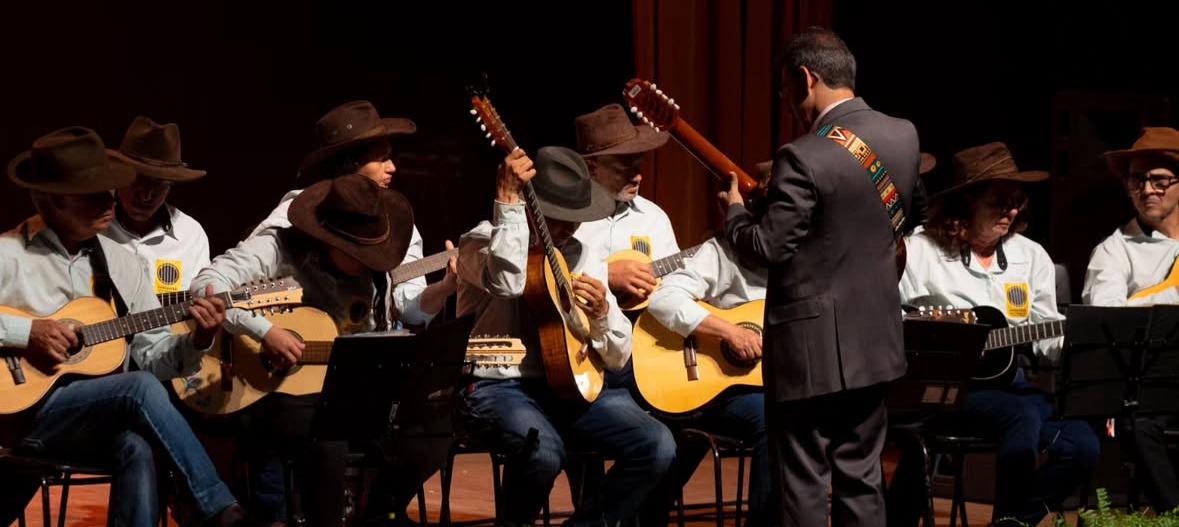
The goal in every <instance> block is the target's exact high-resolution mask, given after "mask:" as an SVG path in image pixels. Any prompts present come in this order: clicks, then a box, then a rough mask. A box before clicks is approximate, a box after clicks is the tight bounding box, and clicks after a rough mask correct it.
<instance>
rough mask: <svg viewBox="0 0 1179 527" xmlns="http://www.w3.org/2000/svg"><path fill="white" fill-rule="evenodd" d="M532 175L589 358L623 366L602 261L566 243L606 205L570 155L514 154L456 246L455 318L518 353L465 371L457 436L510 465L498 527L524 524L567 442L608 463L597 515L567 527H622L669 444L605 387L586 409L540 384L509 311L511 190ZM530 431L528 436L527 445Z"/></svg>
mask: <svg viewBox="0 0 1179 527" xmlns="http://www.w3.org/2000/svg"><path fill="white" fill-rule="evenodd" d="M533 175H535V179H533V180H532V181H533V185H534V187H535V190H536V194H537V196H538V198H539V200H540V209H541V211H543V213H544V215H545V218H546V223H547V224H548V225H549V229H550V232H551V234H552V237H553V243H554V244H555V246H556V247H557V248H558V249H560V250H561V251H562V252H563V253H564V255H565V257H566V259H567V261H568V263H569V266H570V270H571V271H572V273H573V274H574V276H575V278H574V279H573V280H572V288H573V292H574V294H575V295H576V297H577V298H578V301H577V302H575V304H576V305H577V307H578V308H579V309H581V310H582V311H583V312H584V313H585V314H586V317H587V318H588V319H589V320H590V324H589V325H590V328H589V329H590V337H591V338H590V340H591V343H592V350H593V351H592V352H593V353H596V354H597V355H598V358H599V359H601V361H602V362H603V363H604V364H605V366H606V367H607V368H608V369H611V370H617V369H619V368H621V367H622V366H623V365H625V364H626V363H627V360H628V359H629V357H630V343H631V328H630V322H629V321H628V320H627V319H626V317H625V316H623V315H622V312H621V311H619V309H618V307H617V304H616V303H615V301H614V298H613V295H612V294H610V292H609V291H608V290H607V289H606V288H605V286H604V285H603V284H602V282H601V280H602V279H604V278H605V275H606V269H605V264H604V263H603V259H602V258H601V257H600V256H599V255H597V254H594V253H593V252H592V250H591V248H589V247H583V246H581V244H580V243H578V242H577V241H576V240H575V239H573V237H572V235H573V232H574V231H575V230H576V229H577V226H578V224H579V223H581V222H586V221H593V220H597V219H601V218H604V217H606V216H607V215H609V214H610V213H611V211H613V210H614V200H613V199H612V197H611V196H610V194H609V193H608V192H607V191H606V190H604V189H603V188H602V187H600V186H599V185H598V184H597V183H594V182H592V181H591V180H590V178H589V174H588V170H587V168H586V165H585V162H584V161H583V160H582V159H581V157H580V156H578V155H577V153H576V152H573V151H572V150H568V149H564V148H558V147H546V148H542V149H541V150H540V153H539V155H538V158H537V168H536V170H535V171H534V170H533V169H532V161H531V160H530V159H529V158H528V157H527V156H525V155H524V154H523V153H522V152H520V151H516V152H515V153H513V154H512V155H511V156H509V158H508V160H507V162H506V163H505V165H504V167H502V168H501V170H500V175H499V178H498V182H497V187H496V203H495V208H494V211H493V215H492V220H491V221H490V222H486V221H485V222H483V223H480V224H479V225H478V226H476V227H475V228H474V229H473V230H471V231H470V232H468V233H467V234H465V235H463V238H462V240H461V241H460V242H459V275H460V283H459V293H458V315H459V316H464V315H466V314H472V313H473V314H475V315H476V317H477V319H476V323H475V328H474V331H473V332H474V333H475V334H506V335H513V336H519V337H521V338H523V339H524V340H525V344H526V345H527V346H528V353H527V355H526V356H525V358H524V361H523V363H522V364H521V365H520V366H519V367H505V368H482V369H479V370H477V371H476V376H477V381H476V382H475V383H474V384H473V385H472V387H471V389H469V390H468V393H467V394H466V397H465V405H464V407H465V411H466V413H467V417H468V419H467V421H468V426H469V427H470V432H471V433H472V434H474V435H476V436H477V437H480V438H483V439H485V440H486V441H488V442H489V443H490V444H491V445H492V446H493V448H495V449H496V450H497V451H499V452H502V453H505V454H508V455H509V456H510V459H509V461H508V462H507V465H506V466H505V468H504V479H503V491H502V496H501V500H502V501H501V506H500V507H499V508H498V512H499V518H498V520H497V524H500V525H531V524H532V521H533V520H534V519H535V518H536V516H537V514H538V513H539V512H540V508H541V505H542V504H543V503H544V502H545V500H546V499H547V496H548V495H549V491H550V490H551V489H552V486H553V481H554V480H555V479H556V477H557V475H558V474H559V473H560V472H561V469H562V468H564V467H565V462H566V444H568V443H569V442H571V441H572V442H574V444H575V445H577V446H579V447H588V448H593V449H595V450H596V451H598V452H601V453H603V454H605V455H607V456H609V457H610V458H611V459H614V460H615V463H614V466H613V468H612V469H611V470H610V472H609V473H608V474H607V476H606V481H605V482H604V483H603V484H602V485H601V486H600V489H601V495H600V496H599V497H598V499H597V500H596V503H597V504H599V505H598V506H597V507H582V508H581V509H580V510H578V511H577V513H576V514H575V517H574V519H573V520H572V521H571V524H573V525H582V524H585V525H601V524H602V522H603V521H605V522H606V523H607V524H608V525H617V524H618V523H620V522H629V521H631V520H632V519H633V518H634V516H635V515H636V514H637V512H638V510H639V505H640V503H641V502H642V501H643V499H644V498H645V497H646V496H647V494H648V493H649V492H650V491H651V489H653V488H654V487H655V485H656V483H657V482H658V481H659V480H660V478H662V477H663V474H664V473H665V472H666V471H667V469H668V467H669V466H670V464H671V462H672V458H673V456H674V455H675V443H674V440H673V438H672V436H671V433H670V432H669V431H668V430H667V428H666V427H664V426H663V425H662V424H660V423H659V422H658V421H657V420H655V419H654V418H652V417H651V416H649V415H647V413H646V412H644V411H643V410H642V409H640V408H639V406H638V405H637V404H636V403H635V402H634V400H633V399H632V398H631V396H630V393H629V392H628V391H627V390H625V389H621V388H609V387H608V388H606V389H604V390H603V391H602V392H601V394H600V395H599V396H598V398H597V400H596V401H594V402H593V403H592V404H589V405H585V404H584V403H572V402H565V401H562V400H560V399H559V398H558V397H557V396H556V395H555V394H554V393H552V391H551V390H550V389H549V387H548V386H547V385H546V383H545V372H544V367H543V365H542V363H541V350H540V349H539V344H538V343H537V342H536V339H535V330H530V328H529V326H528V324H529V318H528V317H529V315H528V311H527V309H526V308H525V307H524V306H523V305H521V304H520V302H521V299H520V296H521V295H522V294H524V293H525V291H524V284H525V281H526V277H527V272H528V270H527V262H528V247H529V228H528V220H527V219H526V216H525V208H524V204H523V202H522V200H521V199H520V196H519V192H520V189H521V185H522V183H524V182H526V181H528V180H529V179H531V178H532V177H533ZM530 335H531V336H530ZM530 341H531V342H530ZM530 430H535V432H534V433H533V436H534V437H535V438H536V441H535V443H532V444H530V443H529V437H530V433H529V432H530ZM599 508H600V510H599Z"/></svg>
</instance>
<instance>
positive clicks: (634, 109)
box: [630, 106, 639, 113]
mask: <svg viewBox="0 0 1179 527" xmlns="http://www.w3.org/2000/svg"><path fill="white" fill-rule="evenodd" d="M630 113H639V109H638V107H636V106H631V107H630Z"/></svg>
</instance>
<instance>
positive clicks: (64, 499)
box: [57, 472, 71, 527]
mask: <svg viewBox="0 0 1179 527" xmlns="http://www.w3.org/2000/svg"><path fill="white" fill-rule="evenodd" d="M70 476H71V474H70V473H69V472H66V473H65V474H62V476H61V503H59V504H58V509H57V527H65V519H66V507H67V506H68V504H69V501H70Z"/></svg>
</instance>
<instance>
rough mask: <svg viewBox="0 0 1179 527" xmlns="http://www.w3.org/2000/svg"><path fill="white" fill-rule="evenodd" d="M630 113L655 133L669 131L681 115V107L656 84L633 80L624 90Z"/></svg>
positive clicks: (623, 94)
mask: <svg viewBox="0 0 1179 527" xmlns="http://www.w3.org/2000/svg"><path fill="white" fill-rule="evenodd" d="M622 97H623V98H624V99H626V104H627V106H629V107H630V113H633V114H635V116H636V117H638V118H639V119H641V120H642V121H643V122H644V123H646V124H647V125H648V126H650V127H651V128H654V129H655V131H657V132H658V131H662V130H667V129H668V128H670V127H671V125H672V124H673V123H675V120H676V118H677V117H679V114H680V105H678V104H676V103H675V99H672V98H671V97H668V96H667V94H666V93H663V90H661V89H659V87H658V86H656V85H655V84H654V83H652V82H650V81H645V80H643V79H631V80H630V82H627V83H626V88H625V89H623V90H622Z"/></svg>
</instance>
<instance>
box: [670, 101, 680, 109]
mask: <svg viewBox="0 0 1179 527" xmlns="http://www.w3.org/2000/svg"><path fill="white" fill-rule="evenodd" d="M671 105H672V106H675V109H677V110H679V109H680V105H678V104H675V103H672V104H671Z"/></svg>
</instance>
